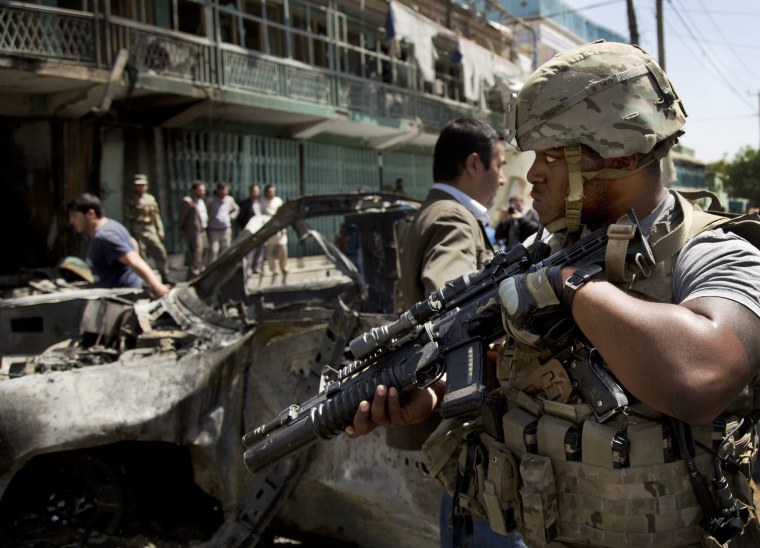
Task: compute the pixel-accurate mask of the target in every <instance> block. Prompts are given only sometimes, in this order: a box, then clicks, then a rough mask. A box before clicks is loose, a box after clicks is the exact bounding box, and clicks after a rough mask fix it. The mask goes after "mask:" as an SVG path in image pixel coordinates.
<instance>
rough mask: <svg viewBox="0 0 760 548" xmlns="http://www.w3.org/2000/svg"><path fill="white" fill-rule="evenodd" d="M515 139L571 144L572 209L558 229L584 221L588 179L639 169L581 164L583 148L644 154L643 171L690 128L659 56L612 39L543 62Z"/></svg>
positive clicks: (520, 101)
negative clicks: (585, 169) (584, 166)
mask: <svg viewBox="0 0 760 548" xmlns="http://www.w3.org/2000/svg"><path fill="white" fill-rule="evenodd" d="M515 108H516V112H515V113H514V116H515V127H514V132H515V139H516V142H517V147H518V148H519V149H520V150H522V151H526V150H533V151H538V152H540V151H544V150H548V149H552V148H560V147H564V148H565V158H566V161H567V163H568V172H569V179H570V180H569V185H568V193H567V200H566V206H567V207H566V216H565V219H560V220H558V221H557V222H554V223H550V225H549V226H548V227H547V229H548V230H550V231H552V232H555V231H557V230H560V229H562V228H565V227H567V229H568V231H569V232H572V231H575V230H577V229H578V228H579V227H580V216H581V206H582V202H583V180H588V179H593V178H602V179H616V178H621V177H625V176H629V175H631V174H632V173H633V172H632V171H622V170H615V169H604V170H601V171H595V172H582V171H581V148H580V145H586V146H588V147H590V148H591V149H593V150H594V151H596V152H597V153H598V154H599V155H600V156H601V157H602V158H619V157H623V156H628V155H631V154H637V153H638V154H642V158H641V159H640V161H639V164H638V166H637V168H636V171H638V170H641V169H643V168H644V167H646V166H647V165H649V164H651V163H652V162H655V161H659V160H660V159H661V158H664V157H665V156H666V155H667V154H668V152H669V151H670V148H671V147H672V146H673V145H674V144H675V142H676V140H677V138H678V137H679V136H680V135H681V134H682V133H683V131H682V130H681V127H682V126H683V125H684V123H685V121H686V111H685V110H684V108H683V105H682V104H681V100H680V99H679V97H678V95H677V94H676V91H675V89H674V88H673V85H672V84H671V82H670V80H669V79H668V77H667V76H666V74H665V72H664V71H663V70H662V68H660V66H659V65H658V64H657V62H656V61H655V60H654V59H653V58H652V57H651V56H650V55H649V54H648V53H646V52H645V51H643V50H642V49H641V48H639V47H638V46H632V45H628V44H621V43H616V42H605V41H603V40H600V41H597V42H594V43H593V44H586V45H583V46H579V47H577V48H575V49H572V50H569V51H566V52H563V53H559V54H557V55H556V56H554V58H552V59H551V60H549V61H548V62H546V63H545V64H544V65H543V66H541V67H540V68H539V69H538V70H536V71H535V72H534V73H533V74H532V75H531V76H530V77H529V78H528V80H527V81H526V82H525V84H524V85H523V86H522V89H521V90H520V92H519V94H518V96H517V99H516V105H515Z"/></svg>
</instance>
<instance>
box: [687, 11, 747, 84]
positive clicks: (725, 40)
mask: <svg viewBox="0 0 760 548" xmlns="http://www.w3.org/2000/svg"><path fill="white" fill-rule="evenodd" d="M699 4H700V5H701V6H702V8H704V10H705V12H706V13H707V14H708V15H709V17H708V18H709V19H710V22H712V24H713V26H714V27H715V30H717V31H718V34H719V35H720V37H721V38H723V44H724V45H725V46H727V47H728V49H729V50H731V53H733V54H734V57H736V60H737V61H739V66H744V67H746V68H748V69H749V70H750V72H752V75H753V76H754V77H755V78H757V74H756V73H755V72H754V71H753V70H752V67H751V66H749V65H747V64H746V63H745V62H744V60H743V59H741V58H740V57H739V55H738V54H737V53H736V50H734V48H733V46H732V45H731V44H729V43H728V38H726V35H725V34H723V31H722V30H721V28H720V27H719V26H718V24H717V23H716V22H715V19H714V18H713V17H712V14H710V12H709V11H708V10H707V8H706V7H705V3H704V2H703V1H702V0H699Z"/></svg>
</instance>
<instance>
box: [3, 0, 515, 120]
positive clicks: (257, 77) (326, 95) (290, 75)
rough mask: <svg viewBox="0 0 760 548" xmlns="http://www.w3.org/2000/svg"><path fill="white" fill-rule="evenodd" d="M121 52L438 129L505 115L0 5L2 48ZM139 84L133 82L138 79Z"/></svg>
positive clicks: (241, 52)
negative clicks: (453, 122)
mask: <svg viewBox="0 0 760 548" xmlns="http://www.w3.org/2000/svg"><path fill="white" fill-rule="evenodd" d="M120 49H127V50H128V51H129V62H130V63H131V64H132V65H133V66H134V67H136V68H137V69H138V71H139V72H140V74H152V75H157V76H163V77H167V78H173V79H179V80H184V81H187V82H191V83H193V84H195V85H199V86H207V87H219V88H227V89H236V90H241V91H249V92H253V93H258V94H266V95H272V96H276V97H282V98H286V99H290V100H293V101H299V102H303V103H309V104H317V105H323V106H333V107H336V108H340V109H347V110H352V111H356V112H361V113H363V114H367V115H371V116H382V117H388V118H394V119H407V120H415V119H418V120H420V121H421V122H422V123H423V124H424V125H425V126H426V127H429V128H431V129H432V128H440V127H442V126H443V125H444V124H445V123H446V121H447V120H450V119H451V118H455V117H459V116H474V117H477V118H480V119H482V120H485V121H488V122H490V123H491V124H493V125H496V126H497V127H501V126H502V125H503V121H504V120H503V115H502V114H501V113H498V112H491V111H483V110H481V109H478V108H476V107H474V106H471V105H468V104H465V103H458V102H455V101H451V100H447V99H442V98H440V97H437V96H434V95H428V94H425V93H422V92H419V91H415V90H410V89H406V88H402V87H398V86H394V85H391V84H387V83H384V82H382V81H379V80H374V79H371V78H361V77H356V76H352V75H349V74H345V73H341V72H336V71H331V70H327V69H320V68H315V67H311V66H309V65H306V64H303V63H299V62H297V61H292V60H290V59H283V58H279V57H273V56H267V55H262V54H258V53H253V52H250V51H249V50H246V49H243V48H240V47H237V46H232V45H228V44H223V43H217V42H214V41H211V40H208V39H205V38H201V37H196V36H190V35H186V34H183V33H179V32H174V31H167V30H164V29H160V28H156V27H148V26H145V25H142V24H139V23H135V22H133V21H130V20H128V19H122V18H117V17H110V18H109V17H105V16H103V15H102V14H87V13H81V12H76V11H71V10H64V9H56V8H46V7H41V6H36V5H31V4H22V3H8V4H2V5H0V53H5V54H11V55H21V56H25V57H29V56H31V57H36V58H43V59H47V60H56V61H61V62H67V63H75V64H80V65H87V66H92V67H98V68H103V69H105V70H109V69H110V68H111V63H112V60H113V59H114V58H115V56H116V53H117V52H118V51H119V50H120ZM138 85H139V83H138Z"/></svg>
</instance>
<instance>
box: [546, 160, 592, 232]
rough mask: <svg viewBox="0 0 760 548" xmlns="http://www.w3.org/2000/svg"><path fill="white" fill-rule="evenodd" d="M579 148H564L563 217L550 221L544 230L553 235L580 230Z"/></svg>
mask: <svg viewBox="0 0 760 548" xmlns="http://www.w3.org/2000/svg"><path fill="white" fill-rule="evenodd" d="M581 159H582V156H581V146H580V145H572V146H566V147H565V162H567V177H568V181H567V197H566V198H565V216H564V217H560V218H559V219H557V220H555V221H552V222H551V223H549V224H547V225H546V226H545V227H544V228H545V229H546V230H547V231H549V232H551V233H552V234H554V233H555V232H559V231H560V230H563V229H567V232H568V234H569V233H572V232H577V231H578V230H580V228H581V210H582V208H583V173H582V171H581Z"/></svg>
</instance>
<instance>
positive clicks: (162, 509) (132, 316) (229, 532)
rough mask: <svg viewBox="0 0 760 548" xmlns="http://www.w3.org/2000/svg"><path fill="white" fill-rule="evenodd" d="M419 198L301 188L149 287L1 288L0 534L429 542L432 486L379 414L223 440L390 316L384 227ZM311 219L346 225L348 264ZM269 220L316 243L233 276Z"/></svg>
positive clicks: (392, 268) (434, 501) (434, 532)
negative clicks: (169, 284) (274, 457)
mask: <svg viewBox="0 0 760 548" xmlns="http://www.w3.org/2000/svg"><path fill="white" fill-rule="evenodd" d="M418 206H419V203H418V202H415V201H413V200H408V199H401V198H400V197H399V196H397V195H392V194H345V195H325V196H311V197H304V198H300V199H296V200H293V201H290V202H287V203H286V204H285V205H283V206H282V207H281V208H280V210H279V211H278V213H277V214H276V215H275V216H274V217H272V218H271V219H270V220H269V221H268V222H266V223H265V224H263V225H262V226H260V227H256V226H254V227H253V228H251V229H250V230H244V231H243V232H242V233H241V234H240V235H239V236H238V238H237V239H236V240H235V242H234V243H233V245H232V247H231V248H229V249H228V250H227V251H226V252H225V253H224V254H223V255H222V256H221V257H220V258H219V259H218V260H217V261H216V262H215V263H213V264H212V265H211V266H210V267H209V268H208V269H207V270H206V271H204V272H203V273H202V274H201V275H199V276H198V277H197V278H195V279H193V280H190V281H188V282H186V283H181V284H178V285H177V286H175V287H174V288H173V289H172V290H171V291H170V292H169V294H167V295H166V296H164V297H163V298H161V299H157V300H150V299H149V298H147V295H146V294H145V293H144V292H141V291H136V290H96V289H79V288H78V289H75V290H72V291H67V292H61V293H52V294H48V295H32V296H27V297H20V298H15V299H4V300H2V301H0V343H1V344H0V355H1V356H2V364H1V366H0V416H2V421H0V496H1V497H2V498H1V499H0V538H3V539H6V540H5V542H8V543H9V545H18V544H19V543H20V541H26V540H32V541H34V540H39V541H40V542H43V543H45V542H46V541H47V543H55V542H51V541H50V539H51V538H57V539H59V540H60V541H61V542H64V543H65V542H80V543H81V542H83V541H86V540H87V539H88V538H90V537H93V536H97V535H101V536H102V535H106V536H107V537H116V538H121V539H128V538H130V537H132V536H134V535H144V536H148V538H153V537H151V535H153V536H155V537H156V538H168V539H170V540H171V541H172V542H174V543H175V545H181V544H182V542H185V541H192V542H193V543H194V544H195V543H197V542H198V541H203V542H205V543H206V544H207V545H209V546H222V545H223V546H240V545H247V546H250V545H255V544H257V543H259V544H260V545H263V544H265V543H266V542H268V539H271V537H272V535H274V534H281V533H282V532H286V534H288V535H291V536H294V538H297V537H302V538H304V539H309V538H321V539H330V542H331V543H332V544H333V545H338V544H339V543H346V544H355V545H361V546H395V547H399V546H402V547H403V546H434V545H437V544H438V524H437V522H438V505H439V500H440V499H439V495H440V491H439V490H438V488H437V487H436V485H435V484H434V483H433V482H432V480H430V479H428V478H427V477H426V476H425V474H424V473H423V471H422V470H421V469H424V464H423V463H422V459H421V455H420V453H419V452H418V451H416V450H402V449H398V448H397V447H395V446H393V444H389V443H388V442H387V440H386V432H384V431H378V432H374V433H373V434H372V435H370V436H367V437H366V438H365V439H362V440H361V441H355V442H352V441H350V440H347V439H346V438H345V437H344V436H340V437H338V438H336V439H335V440H333V441H331V442H330V443H326V444H317V446H315V447H314V448H313V449H311V450H310V452H308V453H304V454H301V455H299V456H297V457H294V458H291V459H288V460H285V461H283V462H281V463H278V464H277V465H276V466H274V467H272V468H271V469H269V470H267V472H266V473H262V474H256V475H253V474H250V473H249V472H248V471H247V470H246V468H245V466H244V465H243V449H244V448H243V445H242V444H241V437H242V435H243V434H244V433H245V432H247V431H249V430H251V429H252V428H254V427H255V426H257V425H258V424H261V423H262V422H264V421H266V420H269V419H270V418H271V417H272V416H273V415H274V414H276V413H277V412H279V411H280V409H282V408H283V407H286V406H287V405H289V404H291V403H293V402H296V401H301V400H303V399H304V398H305V397H306V396H308V395H310V394H312V393H314V392H315V391H316V389H317V384H316V383H318V378H319V372H320V370H321V368H322V366H323V365H325V364H330V363H333V362H336V361H338V360H339V358H340V356H341V355H342V353H343V351H344V348H345V345H346V343H347V341H349V340H350V339H351V338H352V337H353V336H355V335H357V334H359V333H362V332H364V331H366V329H368V328H370V327H373V326H377V325H383V324H385V323H387V322H389V321H391V320H392V319H394V318H395V316H393V315H392V314H393V312H394V310H393V287H394V283H395V281H396V279H397V274H396V271H397V266H396V246H395V243H394V238H393V227H394V224H395V223H396V222H397V221H401V220H403V219H405V218H407V217H408V216H410V215H411V214H412V213H413V212H414V211H415V209H416V208H417V207H418ZM325 217H332V218H342V219H344V222H346V223H349V224H350V225H351V226H352V227H354V228H355V236H356V241H357V242H358V243H359V246H358V249H359V252H358V254H359V261H358V263H359V264H360V266H361V270H360V269H359V268H357V266H356V265H355V264H354V263H353V262H352V261H351V260H350V259H349V258H348V257H347V256H346V255H345V254H344V253H342V252H341V251H340V250H339V249H338V248H337V247H336V246H335V244H333V243H332V242H331V241H329V240H328V239H326V238H324V237H323V236H322V235H321V234H320V233H319V232H317V231H316V230H314V229H312V228H311V226H310V224H309V220H310V219H316V218H325ZM254 224H255V223H254ZM249 227H251V225H250V224H249ZM285 227H290V230H292V231H294V233H295V234H296V235H297V236H298V238H299V242H301V244H302V245H304V246H307V245H308V246H311V247H312V249H313V250H316V253H314V254H312V255H308V254H307V256H304V257H299V258H292V259H290V261H291V263H290V265H289V266H291V265H292V266H294V267H295V268H290V273H289V274H288V275H287V278H286V279H282V278H280V279H277V276H274V275H268V276H262V277H259V276H255V277H247V276H246V275H245V273H244V268H242V267H241V263H242V261H243V258H244V257H245V256H246V255H247V254H248V253H249V252H250V251H251V250H252V249H254V248H256V247H258V246H261V245H263V244H264V243H265V242H266V240H267V239H268V238H269V237H270V236H272V235H273V234H275V233H276V232H277V231H278V230H280V229H282V228H285ZM280 276H282V275H280ZM0 544H2V542H0ZM122 545H128V544H122Z"/></svg>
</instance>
